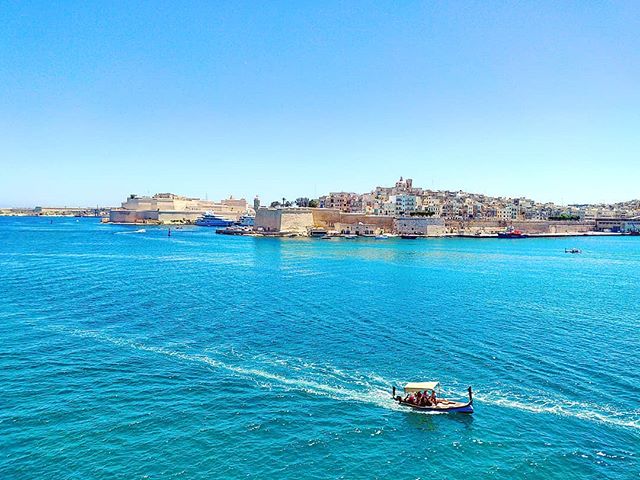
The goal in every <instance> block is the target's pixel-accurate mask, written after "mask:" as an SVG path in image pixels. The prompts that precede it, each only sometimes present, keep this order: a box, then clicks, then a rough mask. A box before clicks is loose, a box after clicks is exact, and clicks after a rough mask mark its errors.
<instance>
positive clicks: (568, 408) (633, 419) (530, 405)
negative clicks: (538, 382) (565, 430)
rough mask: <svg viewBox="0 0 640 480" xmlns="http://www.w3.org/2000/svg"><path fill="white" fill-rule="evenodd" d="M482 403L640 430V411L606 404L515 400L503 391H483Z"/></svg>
mask: <svg viewBox="0 0 640 480" xmlns="http://www.w3.org/2000/svg"><path fill="white" fill-rule="evenodd" d="M474 399H475V400H478V401H479V402H481V403H482V404H486V405H496V406H499V407H505V408H513V409H517V410H521V411H526V412H531V413H543V414H551V415H558V416H562V417H573V418H578V419H580V420H587V421H590V422H597V423H604V424H609V425H615V426H617V427H625V428H632V429H636V430H640V411H636V412H621V411H618V410H615V409H613V408H608V407H607V406H605V405H591V404H585V403H581V402H570V401H563V402H562V403H561V404H560V405H558V404H554V403H551V402H545V403H539V402H536V401H530V400H526V399H522V400H513V399H510V398H507V397H505V396H504V394H501V393H492V392H482V393H478V394H476V395H475V397H474Z"/></svg>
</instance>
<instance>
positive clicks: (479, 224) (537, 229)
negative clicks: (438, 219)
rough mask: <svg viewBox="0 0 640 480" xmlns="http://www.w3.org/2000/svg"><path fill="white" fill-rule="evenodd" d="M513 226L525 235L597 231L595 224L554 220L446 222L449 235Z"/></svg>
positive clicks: (492, 231) (501, 229)
mask: <svg viewBox="0 0 640 480" xmlns="http://www.w3.org/2000/svg"><path fill="white" fill-rule="evenodd" d="M510 226H513V228H516V229H518V230H522V231H523V232H525V233H534V234H535V233H583V232H592V231H594V230H595V223H594V222H578V221H553V220H521V221H517V220H513V221H504V220H466V221H459V220H445V230H446V231H447V233H465V234H472V235H473V234H476V233H486V234H491V233H498V232H502V231H504V230H505V229H506V228H507V227H510Z"/></svg>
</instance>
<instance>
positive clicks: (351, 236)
mask: <svg viewBox="0 0 640 480" xmlns="http://www.w3.org/2000/svg"><path fill="white" fill-rule="evenodd" d="M342 238H346V239H347V240H353V239H355V238H358V236H357V235H354V234H353V233H345V234H344V235H342Z"/></svg>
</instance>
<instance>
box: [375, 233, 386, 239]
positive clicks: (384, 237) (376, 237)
mask: <svg viewBox="0 0 640 480" xmlns="http://www.w3.org/2000/svg"><path fill="white" fill-rule="evenodd" d="M387 238H389V236H388V235H385V234H384V233H383V234H380V235H376V236H375V239H376V240H386V239H387Z"/></svg>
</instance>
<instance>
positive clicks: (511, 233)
mask: <svg viewBox="0 0 640 480" xmlns="http://www.w3.org/2000/svg"><path fill="white" fill-rule="evenodd" d="M528 236H529V235H527V234H526V233H524V232H523V231H522V230H518V229H515V228H513V227H510V228H507V229H506V230H505V231H504V232H499V233H498V238H527V237H528Z"/></svg>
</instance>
